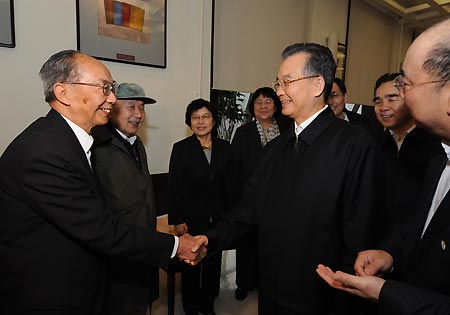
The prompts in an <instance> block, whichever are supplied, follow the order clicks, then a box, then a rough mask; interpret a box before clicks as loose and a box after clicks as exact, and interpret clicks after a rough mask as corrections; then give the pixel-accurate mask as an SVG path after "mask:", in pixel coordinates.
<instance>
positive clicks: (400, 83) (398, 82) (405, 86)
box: [393, 74, 450, 90]
mask: <svg viewBox="0 0 450 315" xmlns="http://www.w3.org/2000/svg"><path fill="white" fill-rule="evenodd" d="M449 80H450V79H441V80H433V81H427V82H420V83H416V84H409V83H406V82H405V81H404V78H403V75H402V74H400V75H398V76H396V77H395V78H394V80H393V82H394V86H395V87H396V88H397V89H398V90H409V89H412V88H413V87H418V86H421V85H425V84H431V83H439V82H446V81H449Z"/></svg>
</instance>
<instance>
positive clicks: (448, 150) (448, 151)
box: [441, 142, 450, 160]
mask: <svg viewBox="0 0 450 315" xmlns="http://www.w3.org/2000/svg"><path fill="white" fill-rule="evenodd" d="M441 145H442V147H443V148H444V151H445V154H446V155H447V159H448V160H450V146H448V145H447V144H445V143H444V142H441Z"/></svg>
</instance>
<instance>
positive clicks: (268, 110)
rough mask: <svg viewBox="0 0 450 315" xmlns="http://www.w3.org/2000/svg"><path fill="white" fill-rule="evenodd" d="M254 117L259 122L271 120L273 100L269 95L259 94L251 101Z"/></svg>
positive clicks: (273, 111)
mask: <svg viewBox="0 0 450 315" xmlns="http://www.w3.org/2000/svg"><path fill="white" fill-rule="evenodd" d="M253 111H254V113H255V118H256V119H257V120H258V121H259V122H260V123H262V122H272V119H273V115H274V114H275V102H274V100H273V99H272V98H270V97H265V96H264V95H262V94H261V95H259V96H258V97H257V98H256V99H255V102H254V103H253Z"/></svg>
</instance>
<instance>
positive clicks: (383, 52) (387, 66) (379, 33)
mask: <svg viewBox="0 0 450 315" xmlns="http://www.w3.org/2000/svg"><path fill="white" fill-rule="evenodd" d="M410 33H411V32H410V31H406V34H404V35H402V36H401V26H400V24H399V23H398V22H397V20H396V19H394V18H392V17H389V16H387V15H385V14H383V13H381V12H379V11H376V10H375V9H374V8H372V7H371V6H369V5H367V4H366V3H364V2H362V1H360V0H353V1H352V8H351V13H350V30H349V38H348V47H347V68H346V76H345V81H346V86H347V91H348V97H349V102H350V103H362V104H367V105H372V99H373V87H374V85H375V81H376V79H377V78H378V77H380V76H381V75H382V74H384V73H386V72H397V71H398V70H399V66H400V62H401V60H403V57H404V54H405V51H406V49H407V48H408V46H409V44H410V43H411V40H410V38H411V35H410Z"/></svg>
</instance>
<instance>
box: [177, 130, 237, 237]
mask: <svg viewBox="0 0 450 315" xmlns="http://www.w3.org/2000/svg"><path fill="white" fill-rule="evenodd" d="M230 173H231V147H230V144H229V143H228V142H227V141H225V140H222V139H219V138H216V137H213V143H212V154H211V164H208V160H207V159H206V156H205V154H204V153H203V149H202V147H201V145H200V142H199V141H198V139H197V137H196V136H195V135H192V136H190V137H188V138H186V139H184V140H181V141H179V142H177V143H175V144H174V145H173V149H172V154H171V156H170V166H169V224H174V225H176V224H181V223H186V224H187V225H188V229H189V230H188V232H189V234H191V235H197V234H200V233H203V232H204V231H205V230H206V229H207V228H208V227H209V226H210V222H216V221H217V220H218V218H219V217H220V216H221V214H222V213H224V212H226V211H228V203H229V191H230V185H231V183H230V180H231V178H232V177H231V174H230Z"/></svg>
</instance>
